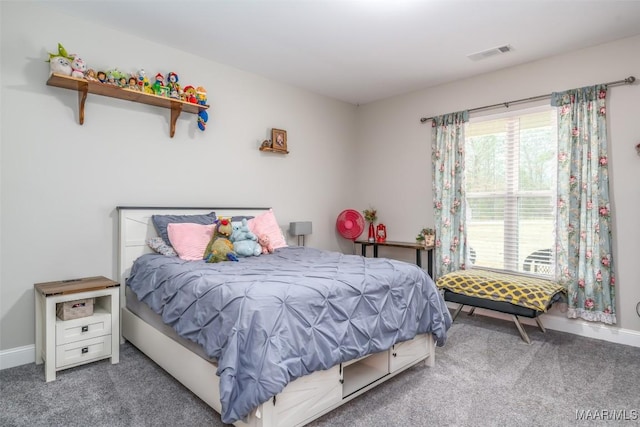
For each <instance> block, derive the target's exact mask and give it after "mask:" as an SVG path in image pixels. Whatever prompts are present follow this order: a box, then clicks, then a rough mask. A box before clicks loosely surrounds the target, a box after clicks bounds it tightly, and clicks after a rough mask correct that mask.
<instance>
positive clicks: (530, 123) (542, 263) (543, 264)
mask: <svg viewBox="0 0 640 427" xmlns="http://www.w3.org/2000/svg"><path fill="white" fill-rule="evenodd" d="M556 129H557V125H556V116H555V110H553V109H552V108H551V107H542V108H536V109H528V110H519V111H513V112H509V113H506V114H500V115H492V116H485V117H480V118H475V119H471V120H470V121H469V124H468V126H467V129H466V132H465V134H466V137H465V147H466V160H465V164H466V167H465V169H466V176H465V178H466V192H467V194H466V196H467V215H468V218H467V241H468V245H469V246H470V248H471V249H470V252H471V260H472V262H473V265H474V266H476V267H486V268H491V269H497V270H506V271H511V272H522V273H531V274H536V275H543V276H553V275H554V274H555V271H554V270H555V260H554V252H555V250H554V248H555V243H554V242H555V224H556V220H555V206H556V203H555V199H556V158H557V156H556V151H557V150H556V147H557V143H556V135H557V132H556Z"/></svg>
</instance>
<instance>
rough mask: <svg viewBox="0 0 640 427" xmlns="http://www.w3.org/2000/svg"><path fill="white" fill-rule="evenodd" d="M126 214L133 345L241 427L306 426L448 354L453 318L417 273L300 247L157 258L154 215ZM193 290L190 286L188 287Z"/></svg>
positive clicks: (123, 271)
mask: <svg viewBox="0 0 640 427" xmlns="http://www.w3.org/2000/svg"><path fill="white" fill-rule="evenodd" d="M212 211H213V212H215V214H216V215H217V216H218V217H221V216H223V217H232V216H235V217H242V216H256V217H257V218H259V217H260V216H261V215H262V214H263V213H266V212H271V211H270V210H269V209H268V208H146V207H118V212H119V257H118V258H119V274H120V280H121V283H126V285H127V286H126V287H125V292H124V293H122V304H121V306H122V307H123V308H122V322H121V325H122V337H123V339H126V340H128V341H130V342H131V343H132V344H133V345H134V346H136V347H137V348H138V349H140V350H141V351H142V352H144V353H145V354H146V355H147V356H149V357H150V358H151V359H152V360H154V361H155V362H156V363H157V364H158V365H160V366H161V367H162V368H164V369H165V370H166V371H167V372H169V373H170V374H171V375H172V376H174V377H175V378H176V379H177V380H178V381H180V382H181V383H182V384H184V385H185V386H186V387H188V388H189V389H190V390H191V391H193V392H194V393H195V394H196V395H197V396H199V397H200V398H201V399H202V400H204V401H205V402H206V403H208V404H209V405H210V406H211V407H213V408H214V409H215V410H216V411H217V412H219V413H220V414H221V416H222V420H223V421H224V422H227V423H233V424H234V425H238V426H245V425H250V426H262V427H268V426H294V425H304V424H306V423H308V422H310V421H312V420H314V419H316V418H318V417H320V416H321V415H323V414H325V413H327V412H329V411H331V410H332V409H334V408H336V407H338V406H340V405H342V404H344V403H345V402H347V401H349V400H351V399H353V398H354V397H356V396H358V395H360V394H362V393H364V392H366V391H367V390H369V389H371V388H373V387H375V386H377V385H378V384H380V383H382V382H384V381H386V380H388V379H389V378H391V377H393V376H395V375H397V374H399V373H400V372H402V371H404V370H406V369H407V368H409V367H411V366H413V365H415V364H417V363H419V362H421V361H424V360H426V363H427V365H428V366H433V365H434V359H435V347H436V346H439V345H444V343H445V341H446V332H447V329H448V328H449V327H450V325H451V316H450V315H449V312H448V310H447V308H446V304H445V302H444V300H443V298H442V296H441V295H440V293H439V292H438V290H437V288H436V287H435V284H434V283H433V281H432V280H431V278H430V277H429V276H428V275H427V274H426V272H424V270H422V269H420V268H418V267H417V266H415V265H413V264H409V263H405V262H401V261H395V260H388V259H384V258H378V259H375V258H364V257H361V256H357V255H345V254H341V253H337V252H330V251H321V250H317V249H313V248H304V247H298V246H290V247H282V248H279V249H276V250H275V252H274V253H273V254H265V255H261V256H258V257H247V258H241V259H240V261H239V262H223V263H216V264H207V263H205V262H203V261H184V260H181V259H179V258H176V257H167V256H164V255H160V254H156V253H153V251H152V250H151V249H150V248H149V247H148V245H147V243H146V242H147V239H149V238H150V237H154V236H156V230H155V228H154V226H153V223H152V221H151V218H152V215H166V214H204V213H207V212H212ZM179 280H182V281H179Z"/></svg>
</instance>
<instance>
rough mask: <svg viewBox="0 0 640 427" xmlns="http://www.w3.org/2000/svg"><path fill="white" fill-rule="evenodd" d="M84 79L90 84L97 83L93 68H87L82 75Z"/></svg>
mask: <svg viewBox="0 0 640 427" xmlns="http://www.w3.org/2000/svg"><path fill="white" fill-rule="evenodd" d="M84 78H85V79H87V80H89V81H90V82H97V81H98V78H97V77H96V70H94V69H93V68H89V69H88V70H87V72H86V73H85V74H84Z"/></svg>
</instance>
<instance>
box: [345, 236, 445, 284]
mask: <svg viewBox="0 0 640 427" xmlns="http://www.w3.org/2000/svg"><path fill="white" fill-rule="evenodd" d="M355 243H357V244H359V245H360V246H361V248H362V256H367V247H368V246H373V257H374V258H378V246H389V247H394V248H407V249H415V251H416V265H417V266H418V267H422V251H427V256H428V258H427V273H429V276H431V278H432V279H433V280H435V278H434V277H433V249H434V247H433V246H425V245H422V244H420V243H410V242H394V241H390V240H387V241H384V242H370V241H368V240H356V241H355Z"/></svg>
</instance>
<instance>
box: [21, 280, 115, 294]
mask: <svg viewBox="0 0 640 427" xmlns="http://www.w3.org/2000/svg"><path fill="white" fill-rule="evenodd" d="M33 286H34V287H35V289H36V290H37V291H38V292H40V293H41V294H42V295H44V296H45V297H49V296H53V295H67V294H77V293H79V292H87V291H95V290H99V289H107V288H113V287H118V286H120V283H118V282H114V281H113V280H111V279H107V278H106V277H103V276H95V277H83V278H80V279H71V280H61V281H58V282H46V283H36V284H35V285H33Z"/></svg>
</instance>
